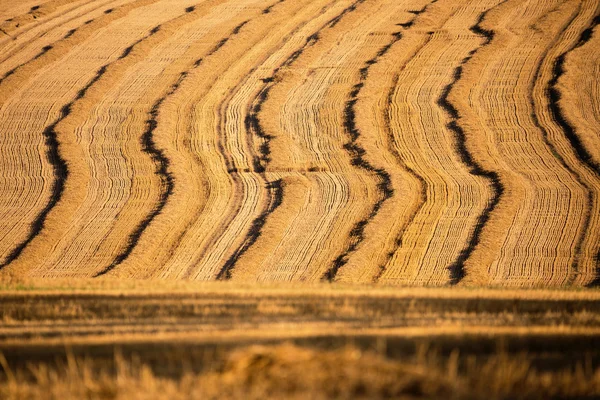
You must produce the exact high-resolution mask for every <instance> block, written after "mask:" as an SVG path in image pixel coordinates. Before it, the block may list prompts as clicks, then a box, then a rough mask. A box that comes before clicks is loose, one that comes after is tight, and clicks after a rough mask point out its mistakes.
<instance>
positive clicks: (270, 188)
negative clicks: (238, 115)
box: [217, 0, 365, 280]
mask: <svg viewBox="0 0 600 400" xmlns="http://www.w3.org/2000/svg"><path fill="white" fill-rule="evenodd" d="M364 1H365V0H356V1H354V2H353V3H352V4H351V5H350V6H348V7H347V8H345V9H344V10H342V12H341V13H339V14H338V15H337V16H335V17H334V18H332V19H331V20H329V21H328V22H327V23H325V24H324V25H322V26H321V27H320V28H319V29H318V30H316V31H315V32H314V33H313V34H311V35H310V36H308V38H307V39H306V41H305V42H304V44H303V46H302V47H300V48H299V49H297V50H296V51H294V52H293V53H292V54H290V55H289V56H288V57H287V58H286V59H285V60H284V61H283V62H282V63H281V64H280V65H279V66H278V67H276V68H275V69H274V70H273V73H272V74H271V76H269V77H267V78H263V82H264V84H263V87H262V88H261V90H260V91H259V92H258V94H257V95H256V97H255V98H254V100H253V101H252V102H251V104H253V106H252V108H251V111H250V113H249V114H248V115H247V117H246V121H245V126H246V130H247V131H249V132H251V134H253V135H256V136H257V137H259V138H260V139H261V140H262V144H261V145H260V147H259V152H260V156H259V157H255V159H254V162H253V164H254V165H253V166H254V169H255V171H256V172H258V173H259V174H262V176H263V179H264V180H265V181H266V183H265V186H266V188H267V206H266V207H264V208H263V211H262V212H261V213H260V214H259V215H258V216H257V217H256V218H255V219H254V220H253V221H252V225H251V228H250V229H249V231H248V233H247V234H246V238H245V239H244V242H243V243H242V245H241V246H240V247H239V248H238V249H237V250H236V251H235V252H234V254H233V255H232V256H231V257H230V258H229V259H228V260H227V262H226V263H225V264H224V265H223V267H222V268H221V271H220V272H219V274H218V275H217V279H220V280H221V279H231V273H232V270H233V268H234V267H235V265H236V263H237V261H238V259H239V258H240V257H241V256H242V255H243V254H244V253H246V252H247V251H248V249H249V248H250V246H252V245H253V244H254V243H255V242H256V241H257V239H258V238H259V236H260V234H261V230H262V228H263V226H264V224H265V222H266V220H267V218H268V217H269V215H270V214H271V213H272V212H273V211H275V210H276V209H277V207H279V205H281V203H282V201H283V189H282V186H283V183H282V181H281V180H276V181H273V182H269V181H268V180H267V179H266V177H265V175H264V172H265V170H266V167H267V166H268V164H269V162H270V161H271V160H270V153H271V149H270V144H269V143H270V141H271V140H272V139H273V136H272V135H270V134H268V133H266V132H265V130H264V129H263V127H262V125H261V123H260V117H259V113H260V112H261V110H262V108H263V104H264V103H265V101H266V100H267V99H268V98H269V93H270V91H271V90H272V88H273V87H274V86H275V84H276V82H277V81H278V80H280V76H279V75H280V71H281V70H282V69H283V68H290V67H291V66H292V65H293V64H294V63H295V62H296V61H297V60H298V59H299V58H300V57H301V56H302V54H303V53H304V52H305V51H306V50H307V49H308V48H310V47H312V46H314V45H315V44H316V43H317V42H318V41H319V39H320V34H321V32H322V31H323V30H325V29H327V28H333V27H334V26H335V25H337V24H338V23H339V21H341V20H342V18H343V17H344V16H345V15H346V14H348V13H350V12H353V11H355V10H356V8H357V6H358V5H359V4H361V3H363V2H364Z"/></svg>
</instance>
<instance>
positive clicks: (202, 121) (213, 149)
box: [117, 2, 331, 280]
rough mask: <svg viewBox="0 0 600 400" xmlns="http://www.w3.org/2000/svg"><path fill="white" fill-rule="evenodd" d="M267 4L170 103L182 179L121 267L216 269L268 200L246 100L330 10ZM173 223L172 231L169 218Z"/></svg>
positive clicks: (179, 274)
mask: <svg viewBox="0 0 600 400" xmlns="http://www.w3.org/2000/svg"><path fill="white" fill-rule="evenodd" d="M262 10H264V9H258V10H257V12H259V13H261V14H260V15H264V17H261V18H253V19H251V20H250V21H249V22H248V24H247V29H246V28H244V29H242V30H241V32H240V35H242V36H240V38H239V40H237V39H236V40H235V41H232V42H231V43H229V42H228V43H227V44H225V45H224V47H226V50H225V49H224V50H223V51H220V52H219V53H218V54H215V56H214V57H210V58H206V59H205V61H204V62H203V63H202V65H201V67H200V68H198V69H195V70H193V71H191V72H190V74H189V76H188V78H187V79H186V80H185V82H184V83H183V85H184V86H185V89H182V91H181V92H179V93H178V94H176V95H175V96H173V98H172V99H171V101H169V102H168V103H165V106H166V107H167V108H166V109H165V113H169V114H172V115H178V116H179V118H177V119H172V120H170V119H168V118H164V123H163V124H162V128H161V124H159V129H160V131H161V135H160V137H163V138H164V141H163V143H164V145H163V146H164V147H168V148H169V149H171V148H174V147H175V148H177V149H180V150H181V151H173V152H171V153H172V155H173V157H174V162H173V168H174V169H173V170H174V173H175V176H176V179H178V182H180V185H178V187H179V189H177V187H176V190H175V191H174V193H173V196H172V197H171V200H170V201H169V202H168V204H167V206H166V207H165V210H164V211H163V213H162V214H161V215H160V216H158V217H157V218H156V220H155V223H153V224H152V225H151V227H150V228H149V230H148V235H144V236H143V237H142V239H143V240H144V244H143V245H142V244H140V245H138V247H137V248H138V249H139V250H140V251H137V250H136V251H134V253H135V254H132V256H131V257H129V259H128V261H127V263H126V264H127V265H125V264H123V265H122V266H121V267H120V268H119V269H117V271H118V275H119V276H139V277H161V278H167V279H206V280H208V279H215V277H216V276H217V275H218V274H219V271H220V270H221V269H222V266H223V265H224V264H225V263H226V262H227V260H228V259H229V258H230V257H231V254H233V253H234V252H235V251H236V250H237V249H238V248H240V247H241V246H242V244H243V241H244V239H245V237H246V233H247V229H248V227H249V225H251V224H252V221H253V220H254V219H255V218H256V216H255V215H256V214H260V209H259V211H258V212H257V208H258V205H260V204H268V203H267V202H266V201H263V196H262V187H263V184H262V183H261V180H260V179H262V178H261V176H260V174H258V173H257V172H255V171H254V164H255V160H256V159H257V158H259V156H255V155H256V154H260V151H259V149H254V147H255V146H254V143H253V142H254V140H252V138H251V137H249V133H248V132H247V131H246V127H245V125H246V123H245V120H246V118H245V116H246V115H248V113H249V112H250V111H251V109H250V108H248V107H249V106H248V104H252V102H251V100H252V99H253V98H255V97H256V94H257V93H259V92H260V88H261V87H262V85H263V84H264V81H263V80H262V79H264V78H265V77H266V76H268V74H270V71H272V68H274V67H272V65H273V64H275V63H279V62H280V60H281V58H283V57H287V56H288V55H289V54H290V53H291V52H292V51H293V50H290V49H293V46H295V44H294V43H293V41H291V42H290V38H292V37H294V36H295V35H298V37H306V36H304V35H305V33H303V30H308V29H312V28H306V27H304V25H305V24H309V25H313V24H314V25H317V24H320V23H321V22H320V21H319V18H317V19H316V21H315V19H314V16H315V15H318V16H319V17H320V18H321V19H324V18H327V15H328V14H330V13H331V12H330V11H329V9H328V7H325V8H323V7H322V5H319V4H318V3H314V4H313V3H310V4H303V3H301V2H284V3H282V4H281V5H277V6H276V7H273V8H272V9H271V11H270V12H269V13H262ZM286 13H291V14H292V15H294V18H291V19H290V18H289V14H286ZM319 13H324V14H319ZM269 32H271V33H270V34H269ZM273 32H277V34H273ZM241 44H242V45H241ZM167 110H168V111H167ZM161 120H162V119H161ZM275 180H277V179H273V181H275ZM265 195H266V193H265ZM263 210H264V209H263ZM254 213H256V214H254ZM253 214H254V215H253ZM175 221H176V223H174V222H175ZM165 224H169V226H170V228H169V229H168V232H165V231H164V230H163V229H164V228H161V227H164V226H167V225H165ZM150 232H152V233H150ZM157 235H158V236H157ZM157 238H160V240H159V242H156V239H157ZM165 241H166V243H165ZM151 243H156V244H151ZM143 249H145V251H143ZM146 260H147V261H146ZM149 263H151V264H152V267H149V266H148V265H149Z"/></svg>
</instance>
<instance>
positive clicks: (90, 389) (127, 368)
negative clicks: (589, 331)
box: [0, 344, 600, 400]
mask: <svg viewBox="0 0 600 400" xmlns="http://www.w3.org/2000/svg"><path fill="white" fill-rule="evenodd" d="M458 360H459V358H458V354H457V353H452V354H451V355H450V357H448V358H440V357H438V356H436V355H435V354H434V353H430V352H427V351H425V349H423V351H421V352H420V353H419V354H418V355H417V356H415V357H414V358H411V359H405V360H390V359H386V358H384V357H382V356H380V355H379V354H377V353H374V352H362V351H360V350H359V349H357V348H354V347H351V346H347V347H345V348H343V349H339V350H334V351H317V350H313V349H310V348H302V347H297V346H293V345H286V344H284V345H277V346H270V347H269V346H252V347H248V348H242V349H238V350H236V351H234V352H232V353H231V354H230V355H229V356H228V357H227V358H226V360H225V361H224V363H222V364H221V365H220V366H218V367H215V368H214V369H213V370H209V371H206V372H201V373H194V372H191V371H187V372H185V371H184V372H183V374H182V375H181V376H160V375H156V374H155V373H154V372H153V370H152V367H151V366H150V365H147V364H142V363H140V362H139V361H135V358H134V359H133V360H131V359H130V360H125V359H123V357H121V356H118V355H117V356H116V357H115V361H114V368H104V369H102V368H101V369H99V368H97V367H96V366H95V365H94V363H93V362H90V361H89V360H84V359H75V358H73V357H71V358H69V360H68V361H67V362H66V363H62V364H32V365H30V366H29V367H28V369H27V370H17V371H11V370H10V369H8V368H7V367H6V363H5V362H3V366H4V368H5V370H6V371H8V374H6V373H5V374H4V377H3V379H2V381H1V383H0V397H2V398H3V399H7V400H9V399H11V400H12V399H15V400H16V399H56V400H58V399H65V400H70V399H172V398H177V399H193V398H202V399H242V398H244V399H265V398H287V399H290V398H293V399H304V398H313V399H347V398H364V399H378V398H407V399H408V398H410V399H415V398H419V399H441V398H444V399H490V400H491V399H529V398H558V397H560V398H593V397H594V396H599V395H600V370H596V371H592V370H591V368H583V367H579V368H575V369H574V370H564V371H552V372H541V371H539V370H537V369H535V368H532V367H531V366H530V364H529V362H528V359H527V357H526V356H509V355H506V354H502V353H500V354H497V355H495V356H493V357H492V358H491V359H489V360H487V361H480V362H477V361H476V360H475V359H469V360H467V361H466V362H463V364H464V365H460V366H459V362H458Z"/></svg>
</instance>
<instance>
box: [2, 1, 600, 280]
mask: <svg viewBox="0 0 600 400" xmlns="http://www.w3.org/2000/svg"><path fill="white" fill-rule="evenodd" d="M3 7H4V8H2V9H1V10H0V11H1V12H2V13H3V15H5V16H6V18H5V22H4V23H3V25H2V26H3V27H2V32H3V33H4V37H1V38H0V49H1V50H0V55H1V57H0V73H1V74H3V75H2V77H1V78H0V129H2V135H1V137H0V140H1V142H0V147H1V149H2V159H1V163H2V164H1V165H0V171H1V172H2V173H1V174H0V179H1V180H2V182H1V185H0V202H1V204H0V221H1V222H0V224H1V229H0V232H1V233H0V272H1V273H2V275H3V276H5V277H11V278H17V279H20V278H39V277H44V278H67V277H69V278H91V277H100V276H114V277H119V278H135V279H139V278H144V279H146V278H160V279H169V280H171V279H184V280H233V281H236V282H287V281H298V282H300V281H301V282H318V281H321V280H325V281H339V282H344V283H372V282H376V283H379V284H383V285H400V286H405V285H418V286H444V285H448V284H451V285H453V284H459V285H465V286H482V285H493V286H507V287H532V286H538V287H548V286H554V287H564V286H575V287H582V286H589V285H595V284H596V283H597V282H598V260H599V257H598V255H599V254H600V236H599V235H598V234H597V232H598V230H599V229H600V227H599V224H600V219H599V218H600V212H599V211H600V206H599V205H598V195H599V193H598V191H599V188H600V180H599V179H600V178H599V177H600V175H599V174H600V169H599V163H600V160H599V158H598V157H599V154H600V150H598V148H599V147H598V146H599V142H598V134H597V133H598V126H599V124H598V122H599V120H600V117H599V111H598V109H599V106H598V102H599V96H598V93H597V92H598V91H597V87H598V59H597V57H589V56H588V55H589V54H595V53H597V51H596V50H598V40H597V37H598V35H600V33H598V29H596V26H597V24H598V22H599V20H598V18H599V17H598V7H599V4H598V2H597V1H595V0H594V1H559V0H544V1H535V2H520V1H511V0H504V1H499V0H489V1H483V0H482V1H465V0H439V1H430V2H427V1H425V0H423V1H420V0H404V1H385V0H355V1H330V2H328V1H310V0H305V1H304V0H303V1H264V0H256V1H254V0H247V1H246V0H245V1H242V2H239V1H236V2H231V1H226V0H206V1H200V2H198V1H197V0H196V1H184V0H135V1H127V0H117V1H104V0H102V1H101V0H95V1H74V0H73V1H69V0H49V1H47V2H45V3H42V4H40V5H36V6H31V7H30V8H29V9H27V8H26V7H25V8H23V7H21V6H19V7H17V6H9V5H8V3H7V4H6V5H5V6H3Z"/></svg>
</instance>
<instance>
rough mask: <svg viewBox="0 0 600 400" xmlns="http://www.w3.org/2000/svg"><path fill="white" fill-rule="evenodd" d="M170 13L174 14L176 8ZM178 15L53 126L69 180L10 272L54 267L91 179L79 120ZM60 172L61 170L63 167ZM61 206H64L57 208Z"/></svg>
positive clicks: (116, 63)
mask: <svg viewBox="0 0 600 400" xmlns="http://www.w3.org/2000/svg"><path fill="white" fill-rule="evenodd" d="M138 6H139V5H138ZM131 9H133V8H129V9H127V11H130V10H131ZM121 11H123V10H121ZM171 13H172V14H175V12H173V11H172V12H171ZM118 14H120V13H118ZM121 15H122V14H121ZM175 15H176V16H175V17H174V18H172V19H171V20H168V22H167V23H163V24H161V25H157V26H155V27H154V28H152V29H150V30H149V31H148V33H147V34H146V35H145V36H143V38H142V39H140V40H138V41H136V42H135V43H134V44H133V45H130V46H129V47H126V48H124V49H123V50H122V52H121V53H120V54H119V55H118V56H117V57H116V58H115V59H114V60H113V61H110V62H109V63H107V64H105V65H104V66H102V67H101V68H100V69H99V70H98V71H97V73H96V75H95V76H94V77H93V78H92V79H91V80H90V82H89V83H88V84H87V85H86V86H85V87H84V88H83V89H82V90H80V91H79V92H78V94H77V96H76V98H75V99H74V101H73V102H72V103H71V104H70V105H69V107H68V108H66V109H65V110H66V111H67V112H66V113H63V115H62V118H60V119H59V120H58V121H56V123H55V124H53V125H51V126H50V127H51V129H52V131H53V132H54V134H53V136H54V137H56V139H57V140H58V141H59V146H60V150H59V151H60V154H61V156H62V158H63V163H64V162H66V167H67V171H68V176H69V179H64V178H63V177H62V176H60V175H59V179H57V181H59V182H60V183H58V184H57V187H58V188H60V189H61V191H60V192H56V193H54V197H53V199H52V200H51V205H52V207H50V208H49V210H45V211H46V212H45V214H43V215H42V216H41V218H38V219H39V220H41V221H42V222H41V223H40V224H38V225H37V227H40V228H43V229H40V230H39V231H35V232H32V234H30V236H29V237H28V238H27V242H26V243H25V246H19V251H20V254H19V255H20V257H17V258H13V260H12V263H11V267H12V268H10V271H9V274H12V273H14V272H16V273H17V274H19V273H21V272H23V271H27V272H28V273H30V272H33V273H35V274H46V273H47V272H48V270H49V269H50V270H51V269H52V268H53V266H52V265H45V264H48V263H49V262H51V257H49V256H50V255H52V253H51V252H52V250H50V249H49V248H48V247H49V246H55V245H56V244H57V243H58V242H59V241H60V240H61V237H62V234H61V233H60V232H64V229H66V228H67V226H66V225H68V221H69V219H70V218H71V217H72V215H73V211H75V209H76V207H77V206H76V205H77V204H79V203H80V202H81V199H82V198H84V197H85V194H84V193H81V191H82V190H86V187H87V182H88V180H89V178H88V177H87V176H86V175H87V171H88V167H87V166H85V161H84V160H83V157H82V158H81V159H80V158H79V157H77V156H75V155H78V154H79V153H80V151H81V150H80V147H79V145H78V143H77V139H75V138H74V131H76V130H77V129H78V121H80V119H81V118H82V117H85V115H87V114H88V113H89V110H90V109H91V108H92V107H93V105H94V104H95V103H96V102H97V101H99V99H101V98H102V96H103V95H104V93H105V91H106V90H107V89H108V88H110V87H112V86H113V85H114V82H118V80H119V78H120V77H121V76H122V75H123V74H124V73H125V72H126V70H127V68H128V67H129V66H130V65H132V64H134V63H135V62H136V61H139V60H140V59H142V58H143V56H144V51H148V50H149V49H151V48H152V46H153V45H156V44H157V43H160V42H161V41H162V40H164V39H166V38H167V37H168V34H165V32H163V31H168V30H169V28H171V26H173V27H174V26H178V24H179V25H181V24H182V23H183V22H185V17H184V15H182V14H179V15H177V14H175ZM165 28H166V29H165ZM47 54H48V53H47ZM63 146H64V148H63ZM53 161H54V160H53ZM59 168H60V164H59ZM58 172H61V171H60V169H59V170H58ZM63 174H64V172H63ZM67 192H68V195H67ZM58 199H61V201H60V202H58ZM66 199H68V201H67V200H66ZM58 205H61V206H60V207H58ZM51 216H52V222H51V224H50V225H51V226H48V225H47V221H48V220H49V219H50V218H51ZM65 224H66V225H65ZM44 231H46V233H45V234H43V232H44ZM48 235H52V238H50V237H48ZM34 242H37V245H35V246H34V245H33V244H34ZM26 248H30V251H28V255H27V256H25V253H24V250H25V249H26ZM46 251H50V253H46ZM40 257H43V258H44V262H40V261H38V260H39V258H40ZM33 260H36V261H33ZM32 265H33V266H34V267H32Z"/></svg>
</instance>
